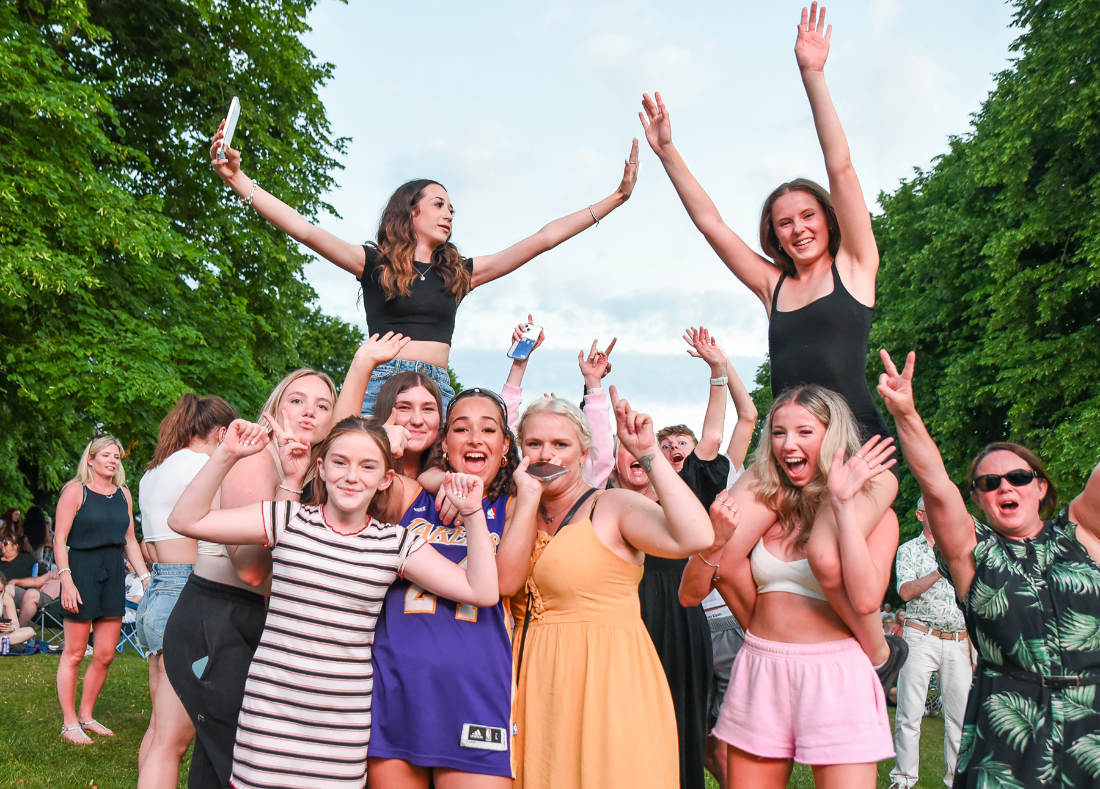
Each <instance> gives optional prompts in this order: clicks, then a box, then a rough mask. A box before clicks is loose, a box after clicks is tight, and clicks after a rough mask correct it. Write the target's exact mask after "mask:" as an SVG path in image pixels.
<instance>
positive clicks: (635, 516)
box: [601, 387, 714, 557]
mask: <svg viewBox="0 0 1100 789" xmlns="http://www.w3.org/2000/svg"><path fill="white" fill-rule="evenodd" d="M611 403H612V405H613V406H614V408H615V422H616V423H617V425H618V435H619V441H620V442H621V443H622V445H623V446H624V447H625V448H626V450H627V451H628V452H629V453H630V454H631V455H633V456H634V458H635V459H636V460H637V461H638V462H639V463H640V464H641V465H642V468H644V469H645V472H646V474H647V475H648V476H649V480H650V482H652V483H653V489H654V490H655V491H656V492H657V498H658V500H659V501H660V502H661V503H660V505H659V506H658V505H657V504H656V503H654V502H652V501H649V500H648V499H646V498H645V497H643V496H639V495H638V494H636V493H631V492H630V491H624V490H609V491H607V493H605V494H604V496H603V498H602V499H601V502H602V501H604V500H606V501H607V505H608V506H609V508H614V509H615V516H616V517H617V518H618V521H619V531H620V533H621V534H622V537H623V539H624V540H626V542H627V543H628V544H629V545H631V546H633V547H634V548H635V549H636V550H639V551H643V552H644V553H648V554H652V555H654V556H666V557H681V556H688V555H690V554H692V553H695V552H696V551H701V550H703V549H704V548H707V547H709V546H710V545H711V544H712V543H713V542H714V529H713V528H712V527H711V524H710V517H709V516H708V515H707V511H706V510H705V509H703V505H702V504H700V503H699V499H697V498H696V497H695V494H694V493H693V492H692V491H691V488H689V487H688V486H687V484H686V483H685V482H684V481H683V480H682V479H680V475H679V474H677V473H676V471H675V469H673V468H672V465H671V464H670V463H669V462H668V460H666V459H665V456H664V455H663V454H661V451H660V449H658V447H657V437H656V436H655V435H654V433H653V420H652V419H650V418H649V416H647V415H646V414H639V413H637V412H636V411H633V410H632V409H631V408H630V404H629V403H628V402H627V401H626V400H620V399H619V397H618V393H617V392H616V391H615V387H611Z"/></svg>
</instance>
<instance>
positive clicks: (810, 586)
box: [749, 537, 825, 600]
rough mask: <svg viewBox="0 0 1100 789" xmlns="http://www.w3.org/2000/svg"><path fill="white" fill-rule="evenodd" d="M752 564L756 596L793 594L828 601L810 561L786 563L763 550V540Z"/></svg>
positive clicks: (751, 558)
mask: <svg viewBox="0 0 1100 789" xmlns="http://www.w3.org/2000/svg"><path fill="white" fill-rule="evenodd" d="M749 564H750V565H751V566H752V577H753V580H754V581H756V593H757V594H764V593H765V592H790V593H791V594H800V595H802V596H803V597H812V598H813V599H815V600H824V599H825V593H824V592H822V591H821V584H820V583H818V581H817V578H815V577H814V574H813V572H812V571H811V570H810V560H809V559H795V560H794V561H793V562H785V561H783V560H782V559H779V558H776V557H775V556H773V555H772V553H771V551H769V550H768V549H767V548H766V547H765V546H764V538H763V537H761V538H760V541H759V542H757V543H756V546H755V547H754V548H753V549H752V553H750V554H749Z"/></svg>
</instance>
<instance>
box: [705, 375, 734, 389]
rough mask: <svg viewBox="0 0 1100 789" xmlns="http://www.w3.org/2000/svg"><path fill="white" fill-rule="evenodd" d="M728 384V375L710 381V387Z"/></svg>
mask: <svg viewBox="0 0 1100 789" xmlns="http://www.w3.org/2000/svg"><path fill="white" fill-rule="evenodd" d="M729 382H730V379H729V376H728V375H719V376H718V377H717V378H711V379H710V385H711V386H725V385H726V384H728V383H729Z"/></svg>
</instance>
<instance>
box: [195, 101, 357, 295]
mask: <svg viewBox="0 0 1100 789" xmlns="http://www.w3.org/2000/svg"><path fill="white" fill-rule="evenodd" d="M224 134H225V121H224V120H223V121H222V122H221V123H220V124H219V125H218V131H217V132H216V133H215V134H214V137H213V139H212V140H211V141H210V166H211V167H213V168H214V172H215V173H217V174H218V177H219V178H221V179H222V180H223V181H225V182H226V183H227V184H229V188H230V189H232V190H233V191H234V192H236V193H237V196H238V197H240V198H241V200H242V201H243V202H244V203H245V204H246V205H251V206H252V207H253V208H254V209H256V213H258V214H259V215H260V216H262V217H263V218H264V219H266V220H267V221H268V222H270V223H271V224H273V225H275V227H277V228H279V229H280V230H282V231H283V232H284V233H286V234H287V235H288V236H290V237H291V238H293V239H294V240H295V241H297V242H299V243H301V244H305V245H306V246H307V247H309V248H310V249H312V250H313V251H314V252H316V253H317V254H318V255H320V256H321V257H323V258H325V259H326V260H329V261H331V262H333V263H335V264H336V265H337V266H339V267H340V268H342V269H344V270H345V271H349V272H351V273H352V274H354V275H355V277H356V279H359V278H360V277H362V276H363V268H364V267H365V266H366V263H367V255H366V252H365V251H364V250H363V247H361V246H360V245H358V244H350V243H348V242H347V241H344V240H343V239H342V238H338V237H337V236H334V235H333V234H332V233H330V232H328V231H327V230H322V229H321V228H319V227H317V226H315V225H313V224H311V223H310V222H309V221H308V220H306V218H305V217H304V216H302V215H301V214H299V213H298V212H297V211H295V210H294V209H293V208H291V207H290V206H288V205H287V204H286V203H284V202H283V201H282V200H280V199H279V198H277V197H276V196H275V195H273V194H271V193H270V192H267V191H265V190H264V189H261V188H260V187H259V186H258V185H257V183H256V182H255V181H254V180H253V179H251V178H249V177H248V176H247V175H245V174H244V171H243V170H242V169H241V152H240V151H238V150H236V149H234V148H226V149H225V156H226V158H224V159H219V158H218V155H217V154H218V150H219V149H220V148H221V145H222V137H223V136H224Z"/></svg>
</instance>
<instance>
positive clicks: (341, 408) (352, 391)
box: [332, 331, 410, 425]
mask: <svg viewBox="0 0 1100 789" xmlns="http://www.w3.org/2000/svg"><path fill="white" fill-rule="evenodd" d="M409 342H410V338H409V337H406V336H405V335H404V334H395V333H394V332H392V331H388V332H386V333H385V334H383V335H382V336H378V335H377V334H372V335H371V336H370V338H369V339H368V340H367V341H366V342H364V343H363V344H362V345H360V346H359V347H358V348H357V349H356V351H355V355H354V356H352V358H351V364H350V365H349V366H348V372H347V374H346V375H345V376H344V385H343V386H341V387H340V395H339V396H338V397H337V398H336V405H335V407H334V408H333V414H332V424H334V425H335V424H336V423H337V422H339V421H340V420H341V419H346V418H347V417H349V416H359V414H360V413H362V408H363V395H365V394H366V393H367V387H368V386H369V385H370V377H371V373H373V372H374V368H375V367H377V366H378V365H380V364H384V363H386V362H389V361H392V360H393V359H396V358H397V355H398V354H399V353H401V349H403V348H404V347H405V346H406V345H408V344H409Z"/></svg>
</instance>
